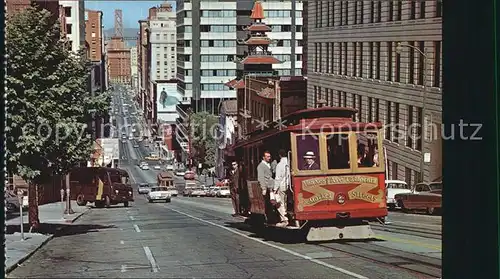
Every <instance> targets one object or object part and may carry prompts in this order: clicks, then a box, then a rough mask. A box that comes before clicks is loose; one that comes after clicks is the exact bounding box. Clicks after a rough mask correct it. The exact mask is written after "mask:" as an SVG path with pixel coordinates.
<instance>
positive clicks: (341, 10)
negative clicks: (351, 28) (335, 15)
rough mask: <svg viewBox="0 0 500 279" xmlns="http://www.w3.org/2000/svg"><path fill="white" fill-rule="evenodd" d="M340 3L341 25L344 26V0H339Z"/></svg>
mask: <svg viewBox="0 0 500 279" xmlns="http://www.w3.org/2000/svg"><path fill="white" fill-rule="evenodd" d="M339 4H340V9H339V10H340V14H339V15H340V18H339V25H340V26H342V25H343V23H344V1H343V0H341V1H339ZM334 5H335V2H334Z"/></svg>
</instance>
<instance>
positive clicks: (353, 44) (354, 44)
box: [352, 2, 358, 76]
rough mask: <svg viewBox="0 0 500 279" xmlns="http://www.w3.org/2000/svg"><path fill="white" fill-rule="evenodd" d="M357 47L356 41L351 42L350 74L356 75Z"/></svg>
mask: <svg viewBox="0 0 500 279" xmlns="http://www.w3.org/2000/svg"><path fill="white" fill-rule="evenodd" d="M354 3H357V2H354ZM357 47H358V46H357V43H356V42H354V43H352V49H353V52H354V53H353V55H352V76H357V75H358V73H357V67H356V66H357V64H356V63H357V61H356V59H357V55H358V53H357V51H358V49H357Z"/></svg>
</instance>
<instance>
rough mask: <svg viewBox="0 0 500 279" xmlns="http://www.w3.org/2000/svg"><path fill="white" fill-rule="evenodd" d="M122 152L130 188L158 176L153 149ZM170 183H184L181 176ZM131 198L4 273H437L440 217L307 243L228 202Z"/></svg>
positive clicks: (404, 218)
mask: <svg viewBox="0 0 500 279" xmlns="http://www.w3.org/2000/svg"><path fill="white" fill-rule="evenodd" d="M127 121H128V120H126V119H125V120H122V118H119V121H118V122H120V124H121V125H123V124H125V125H126V124H127V123H128V122H127ZM134 144H138V145H139V147H138V148H134V146H133V145H134ZM120 149H121V150H120V157H121V158H122V160H121V161H120V167H121V168H123V169H126V170H127V171H128V172H129V174H130V176H131V178H132V183H133V184H134V185H137V184H138V183H156V176H157V174H158V172H159V171H157V170H153V169H150V170H141V169H140V168H139V167H138V166H137V165H136V162H137V160H142V159H143V158H144V157H145V156H147V154H148V153H149V152H151V149H150V147H145V146H144V142H137V141H136V140H126V142H125V143H121V144H120ZM123 158H125V159H123ZM174 180H175V184H176V185H178V186H179V188H181V186H182V184H183V183H184V180H183V178H181V177H175V179H174ZM134 196H135V202H134V203H132V205H131V207H129V208H124V207H123V206H122V205H117V206H112V207H111V208H109V209H105V208H103V209H99V208H93V209H91V210H90V211H89V212H88V213H87V214H85V215H83V216H82V217H81V218H80V219H79V220H78V221H77V222H76V223H75V224H74V225H72V226H69V228H67V229H66V230H64V231H61V232H59V233H58V234H56V236H55V237H54V238H53V239H52V240H51V241H50V242H49V243H48V244H47V245H45V246H43V247H42V248H41V249H40V250H39V251H38V252H36V253H35V254H34V255H33V256H32V257H31V258H30V259H28V260H27V261H26V262H25V263H24V264H23V265H21V266H20V267H18V268H17V269H15V270H14V271H13V272H12V273H10V274H9V275H8V277H9V278H21V277H22V278H27V277H44V278H49V277H50V278H70V277H71V278H85V277H86V278H91V277H104V278H188V277H189V278H196V277H199V278H391V279H392V278H439V277H441V217H440V216H426V215H418V214H403V213H400V212H391V213H390V215H389V217H390V220H391V221H392V224H391V225H382V224H372V227H373V229H374V231H375V233H376V234H377V239H376V240H372V241H362V242H358V241H349V242H329V243H306V242H304V241H302V240H301V239H300V238H299V237H297V235H296V234H294V233H293V232H291V231H284V230H271V229H268V230H256V229H253V228H251V227H250V226H248V225H246V224H244V222H243V221H242V220H241V219H238V218H233V217H231V213H233V211H232V205H231V200H230V199H225V198H209V197H202V198H188V197H182V196H178V197H173V198H172V202H171V203H148V201H147V200H146V198H145V197H144V196H142V195H138V194H137V189H136V188H134ZM278 239H279V240H278Z"/></svg>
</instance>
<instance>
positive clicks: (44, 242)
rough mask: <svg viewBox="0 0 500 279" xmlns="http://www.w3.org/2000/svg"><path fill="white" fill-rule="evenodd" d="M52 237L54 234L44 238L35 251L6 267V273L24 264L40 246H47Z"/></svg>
mask: <svg viewBox="0 0 500 279" xmlns="http://www.w3.org/2000/svg"><path fill="white" fill-rule="evenodd" d="M57 230H60V228H58V229H57ZM52 238H54V234H53V235H51V236H49V237H47V239H46V240H44V241H43V242H42V243H41V244H40V245H38V247H37V248H35V249H34V250H33V251H31V252H29V253H28V254H26V255H25V256H24V257H22V258H21V259H19V260H18V261H17V262H15V263H13V264H12V265H11V266H9V267H7V268H5V275H7V274H9V273H10V272H12V271H13V270H15V269H16V268H17V267H19V266H20V265H22V264H23V263H24V262H25V261H26V260H27V259H29V258H30V257H31V256H33V254H35V253H36V252H37V251H38V250H40V248H42V247H43V246H45V244H47V243H48V242H49V241H50V240H52Z"/></svg>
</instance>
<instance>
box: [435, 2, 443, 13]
mask: <svg viewBox="0 0 500 279" xmlns="http://www.w3.org/2000/svg"><path fill="white" fill-rule="evenodd" d="M442 16H443V0H436V17H442Z"/></svg>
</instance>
